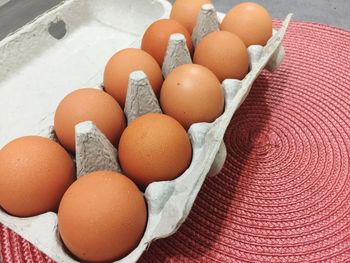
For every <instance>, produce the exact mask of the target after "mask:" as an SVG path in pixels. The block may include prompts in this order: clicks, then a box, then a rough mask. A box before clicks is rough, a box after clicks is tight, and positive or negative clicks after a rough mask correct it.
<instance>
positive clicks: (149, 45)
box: [141, 19, 193, 65]
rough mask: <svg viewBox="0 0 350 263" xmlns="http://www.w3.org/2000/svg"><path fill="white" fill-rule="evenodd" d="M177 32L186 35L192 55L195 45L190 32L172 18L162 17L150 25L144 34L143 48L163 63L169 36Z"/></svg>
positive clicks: (160, 63)
mask: <svg viewBox="0 0 350 263" xmlns="http://www.w3.org/2000/svg"><path fill="white" fill-rule="evenodd" d="M175 33H181V34H183V35H184V36H185V38H186V42H187V47H188V50H189V51H190V53H191V55H192V53H193V46H192V39H191V36H190V33H188V31H187V30H186V28H185V27H184V26H182V25H181V24H180V23H179V22H177V21H175V20H172V19H160V20H158V21H156V22H154V23H153V24H152V25H150V26H149V27H148V29H147V30H146V32H145V34H144V35H143V38H142V44H141V48H142V50H144V51H146V52H147V53H149V54H150V55H152V56H153V57H154V58H155V60H157V62H158V64H159V65H162V64H163V60H164V57H165V54H166V50H167V48H168V43H169V38H170V36H171V35H172V34H175Z"/></svg>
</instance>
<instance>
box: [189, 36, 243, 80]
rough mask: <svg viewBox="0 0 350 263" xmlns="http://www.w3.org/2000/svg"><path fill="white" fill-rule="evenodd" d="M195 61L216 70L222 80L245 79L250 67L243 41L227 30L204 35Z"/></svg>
mask: <svg viewBox="0 0 350 263" xmlns="http://www.w3.org/2000/svg"><path fill="white" fill-rule="evenodd" d="M193 61H194V63H196V64H200V65H202V66H205V67H207V68H208V69H210V70H211V71H212V72H214V74H215V75H216V76H217V78H218V79H219V80H220V82H222V81H223V80H225V79H243V78H244V77H245V75H246V74H247V72H248V69H249V57H248V51H247V48H246V46H245V45H244V43H243V41H242V40H241V39H240V38H239V37H238V36H236V35H234V34H232V33H230V32H226V31H219V32H213V33H210V34H208V35H207V36H206V37H204V38H203V39H202V40H201V41H200V42H199V44H198V46H197V48H196V51H195V54H194V58H193Z"/></svg>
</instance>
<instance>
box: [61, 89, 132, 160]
mask: <svg viewBox="0 0 350 263" xmlns="http://www.w3.org/2000/svg"><path fill="white" fill-rule="evenodd" d="M83 121H92V122H93V123H94V124H95V125H96V126H97V128H98V129H100V130H101V132H102V133H103V134H104V135H105V136H106V137H107V138H108V139H109V140H110V142H111V143H112V144H114V145H117V144H118V142H119V138H120V135H121V134H122V132H123V130H124V128H125V126H126V123H125V116H124V112H123V110H122V109H121V107H120V106H119V104H118V103H117V102H116V100H114V99H113V97H112V96H111V95H109V94H107V93H106V92H104V91H102V90H98V89H93V88H84V89H78V90H75V91H73V92H71V93H69V94H68V95H67V96H66V97H64V98H63V100H62V101H61V102H60V104H59V105H58V107H57V109H56V113H55V119H54V123H55V124H54V125H55V131H56V135H57V137H58V139H59V141H60V143H61V144H62V145H63V146H64V147H65V148H66V149H68V150H69V151H71V152H73V153H74V152H75V125H77V124H79V123H80V122H83Z"/></svg>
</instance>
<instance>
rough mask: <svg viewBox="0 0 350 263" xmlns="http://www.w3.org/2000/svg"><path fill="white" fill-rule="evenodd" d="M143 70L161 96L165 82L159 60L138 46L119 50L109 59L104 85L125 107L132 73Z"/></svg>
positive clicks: (154, 89) (157, 93)
mask: <svg viewBox="0 0 350 263" xmlns="http://www.w3.org/2000/svg"><path fill="white" fill-rule="evenodd" d="M137 70H142V71H143V72H144V73H145V74H146V76H147V77H148V80H149V82H150V84H151V86H152V89H153V91H154V93H155V94H156V95H157V96H159V91H160V87H161V86H162V83H163V76H162V71H161V69H160V67H159V65H158V63H157V61H156V60H155V59H154V58H153V57H152V56H151V55H149V54H148V53H146V52H145V51H143V50H141V49H137V48H127V49H123V50H121V51H119V52H117V53H116V54H115V55H114V56H113V57H111V59H110V60H109V61H108V63H107V65H106V67H105V71H104V87H105V90H106V92H107V93H108V94H110V95H112V97H113V98H114V99H115V100H116V101H118V103H119V104H120V106H121V107H122V108H124V105H125V99H126V94H127V90H128V82H129V76H130V73H132V72H133V71H137Z"/></svg>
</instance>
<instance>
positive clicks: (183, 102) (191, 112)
mask: <svg viewBox="0 0 350 263" xmlns="http://www.w3.org/2000/svg"><path fill="white" fill-rule="evenodd" d="M160 103H161V107H162V110H163V112H164V113H165V114H167V115H169V116H172V117H173V118H175V119H176V120H177V121H179V122H180V123H181V124H182V126H184V128H185V129H186V130H187V129H188V128H190V126H191V125H192V124H193V123H197V122H213V121H214V120H215V119H216V118H217V117H219V116H220V115H221V114H222V112H223V110H224V92H223V89H222V87H221V84H220V81H219V80H218V78H217V77H216V76H215V74H214V73H213V72H211V71H210V70H209V69H207V68H205V67H203V66H201V65H196V64H188V65H182V66H180V67H177V68H176V69H174V70H173V71H172V72H171V73H170V74H169V75H168V77H167V78H166V79H165V81H164V83H163V87H162V91H161V96H160Z"/></svg>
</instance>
